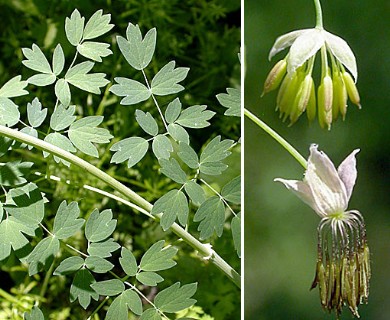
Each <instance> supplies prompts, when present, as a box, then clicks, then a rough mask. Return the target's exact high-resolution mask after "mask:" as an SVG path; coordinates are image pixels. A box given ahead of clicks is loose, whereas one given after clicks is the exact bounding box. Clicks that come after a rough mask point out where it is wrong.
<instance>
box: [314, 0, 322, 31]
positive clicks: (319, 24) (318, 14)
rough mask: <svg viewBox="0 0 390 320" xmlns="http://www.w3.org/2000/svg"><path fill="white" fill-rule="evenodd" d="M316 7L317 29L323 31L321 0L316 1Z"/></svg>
mask: <svg viewBox="0 0 390 320" xmlns="http://www.w3.org/2000/svg"><path fill="white" fill-rule="evenodd" d="M314 6H315V8H316V28H317V29H321V30H322V29H324V27H323V24H322V9H321V3H320V0H314Z"/></svg>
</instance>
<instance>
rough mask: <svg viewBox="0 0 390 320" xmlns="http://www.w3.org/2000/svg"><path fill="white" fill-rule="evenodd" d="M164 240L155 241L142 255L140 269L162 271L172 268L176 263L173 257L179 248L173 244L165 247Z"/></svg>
mask: <svg viewBox="0 0 390 320" xmlns="http://www.w3.org/2000/svg"><path fill="white" fill-rule="evenodd" d="M164 243H165V241H164V240H160V241H158V242H156V243H154V244H153V245H152V246H151V247H150V248H149V249H148V250H147V251H146V252H145V254H144V255H143V256H142V258H141V262H140V265H139V266H140V270H143V271H160V270H165V269H169V268H172V267H173V266H175V265H176V262H175V261H173V259H172V258H173V257H174V256H175V254H176V253H177V251H178V249H177V248H175V247H172V246H167V247H165V248H164Z"/></svg>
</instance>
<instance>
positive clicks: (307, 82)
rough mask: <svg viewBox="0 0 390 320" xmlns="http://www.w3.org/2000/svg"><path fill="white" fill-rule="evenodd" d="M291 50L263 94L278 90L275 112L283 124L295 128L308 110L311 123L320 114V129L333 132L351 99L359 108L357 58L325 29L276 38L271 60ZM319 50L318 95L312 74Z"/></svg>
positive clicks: (266, 83) (319, 28)
mask: <svg viewBox="0 0 390 320" xmlns="http://www.w3.org/2000/svg"><path fill="white" fill-rule="evenodd" d="M288 47H291V48H290V51H289V53H288V54H287V55H286V57H285V58H284V59H283V60H280V61H279V62H277V63H276V65H275V66H274V67H273V68H272V70H271V71H270V73H269V75H268V77H267V79H266V80H265V83H264V91H263V94H265V93H268V92H270V91H272V90H275V89H277V88H279V93H278V96H277V102H276V110H277V111H279V113H280V117H282V118H283V121H285V120H287V119H288V118H289V120H290V125H292V124H294V123H295V122H296V121H297V120H298V118H299V117H300V115H301V114H302V113H303V112H305V111H306V113H307V117H308V119H309V120H310V121H312V120H313V119H314V118H315V116H316V113H317V114H318V120H319V123H320V125H321V127H323V128H328V129H330V127H331V124H332V122H333V121H335V120H336V119H337V118H338V116H339V114H340V115H341V116H342V118H343V120H344V118H345V115H346V112H347V99H348V97H349V99H350V100H351V102H352V103H354V104H356V105H357V106H358V107H359V108H360V97H359V93H358V90H357V88H356V85H355V82H356V81H357V66H356V59H355V56H354V54H353V52H352V50H351V48H350V47H349V46H348V44H347V43H346V42H345V41H344V40H343V39H341V38H340V37H338V36H335V35H333V34H331V33H330V32H327V31H326V30H324V29H323V28H322V27H316V28H312V29H302V30H297V31H292V32H289V33H287V34H285V35H283V36H281V37H279V38H277V39H276V41H275V43H274V45H273V47H272V49H271V52H270V54H269V59H271V58H272V57H273V56H274V55H276V54H277V53H278V52H280V51H282V50H284V49H286V48H288ZM318 51H320V52H321V70H322V71H321V80H320V85H319V87H318V91H317V95H316V90H315V84H314V80H313V78H312V72H313V66H314V60H315V57H316V54H317V52H318ZM328 58H330V64H329V63H328Z"/></svg>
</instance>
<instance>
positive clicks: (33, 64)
mask: <svg viewBox="0 0 390 320" xmlns="http://www.w3.org/2000/svg"><path fill="white" fill-rule="evenodd" d="M22 52H23V54H24V56H25V57H26V58H27V60H23V61H22V63H23V64H24V65H25V66H26V67H27V68H29V69H32V70H35V71H38V72H40V73H46V74H52V73H53V72H52V70H51V67H50V64H49V61H47V59H46V57H45V55H44V54H43V52H42V50H41V49H40V48H39V47H38V46H37V45H36V44H33V45H32V49H29V48H23V49H22Z"/></svg>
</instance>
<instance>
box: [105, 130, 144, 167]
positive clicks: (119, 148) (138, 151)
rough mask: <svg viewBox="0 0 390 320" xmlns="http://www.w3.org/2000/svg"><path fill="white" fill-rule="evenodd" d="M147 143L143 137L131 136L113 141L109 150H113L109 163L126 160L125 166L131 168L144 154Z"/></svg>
mask: <svg viewBox="0 0 390 320" xmlns="http://www.w3.org/2000/svg"><path fill="white" fill-rule="evenodd" d="M148 148H149V143H148V141H146V140H145V139H144V138H140V137H131V138H126V139H123V140H122V141H119V142H117V143H115V144H114V145H113V146H112V147H111V148H110V150H111V151H115V153H114V155H113V156H112V158H111V163H122V162H123V161H126V160H128V162H127V166H128V167H129V168H131V167H132V166H134V165H135V164H136V163H138V162H139V161H140V160H141V159H142V158H143V157H144V156H145V154H146V152H147V151H148Z"/></svg>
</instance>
